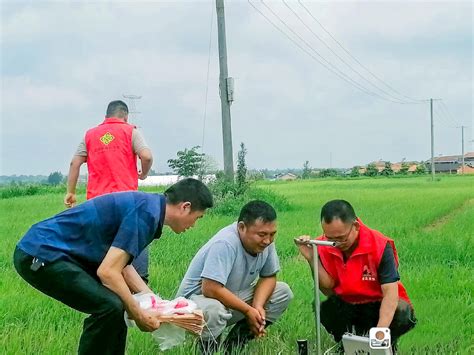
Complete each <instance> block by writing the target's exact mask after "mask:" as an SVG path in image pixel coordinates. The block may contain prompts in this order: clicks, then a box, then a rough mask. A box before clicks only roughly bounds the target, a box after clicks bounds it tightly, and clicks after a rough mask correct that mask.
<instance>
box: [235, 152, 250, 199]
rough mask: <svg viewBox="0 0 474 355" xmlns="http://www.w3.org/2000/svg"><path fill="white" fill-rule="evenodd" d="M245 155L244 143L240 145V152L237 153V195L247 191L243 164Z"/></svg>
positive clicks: (245, 166)
mask: <svg viewBox="0 0 474 355" xmlns="http://www.w3.org/2000/svg"><path fill="white" fill-rule="evenodd" d="M246 155H247V149H245V145H244V143H240V150H239V152H238V153H237V176H236V183H237V191H238V193H239V194H243V193H244V192H245V191H246V190H247V164H246V163H245V156H246Z"/></svg>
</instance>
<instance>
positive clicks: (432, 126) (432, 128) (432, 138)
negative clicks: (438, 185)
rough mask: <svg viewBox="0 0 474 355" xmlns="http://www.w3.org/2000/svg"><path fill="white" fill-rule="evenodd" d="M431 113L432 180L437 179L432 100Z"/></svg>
mask: <svg viewBox="0 0 474 355" xmlns="http://www.w3.org/2000/svg"><path fill="white" fill-rule="evenodd" d="M430 111H431V180H432V181H434V178H435V165H434V123H433V99H430Z"/></svg>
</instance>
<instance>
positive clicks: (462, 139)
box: [461, 126, 466, 175]
mask: <svg viewBox="0 0 474 355" xmlns="http://www.w3.org/2000/svg"><path fill="white" fill-rule="evenodd" d="M464 128H466V126H461V145H462V148H461V152H462V153H461V154H462V155H461V164H462V165H461V174H462V175H464Z"/></svg>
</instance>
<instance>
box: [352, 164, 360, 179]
mask: <svg viewBox="0 0 474 355" xmlns="http://www.w3.org/2000/svg"><path fill="white" fill-rule="evenodd" d="M359 169H360V167H358V166H354V167H353V168H352V170H351V174H350V176H351V177H359V176H360V172H359Z"/></svg>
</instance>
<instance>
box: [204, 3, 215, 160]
mask: <svg viewBox="0 0 474 355" xmlns="http://www.w3.org/2000/svg"><path fill="white" fill-rule="evenodd" d="M213 23H214V7H213V6H212V7H211V24H210V29H209V48H208V54H207V74H206V93H205V95H204V114H203V119H202V140H201V153H202V154H204V138H205V136H206V118H207V98H208V92H209V68H210V65H211V48H212V29H213ZM201 167H202V166H201Z"/></svg>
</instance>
